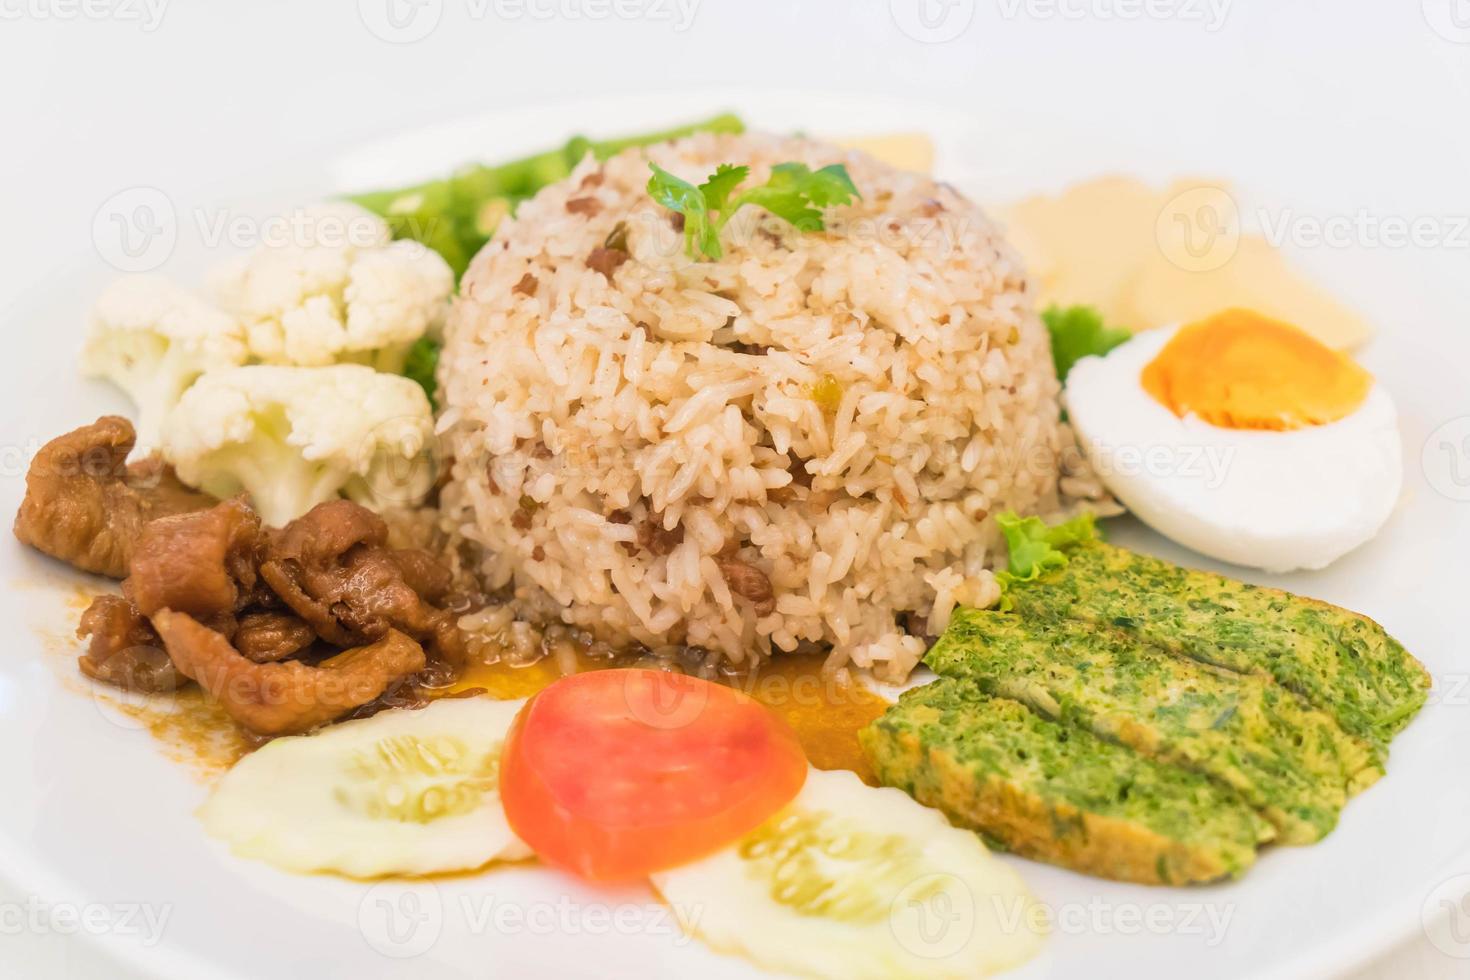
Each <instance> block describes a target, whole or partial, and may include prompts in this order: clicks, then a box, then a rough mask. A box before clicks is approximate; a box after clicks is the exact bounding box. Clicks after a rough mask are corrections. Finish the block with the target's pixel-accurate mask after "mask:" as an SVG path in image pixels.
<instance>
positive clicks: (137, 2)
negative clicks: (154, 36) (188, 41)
mask: <svg viewBox="0 0 1470 980" xmlns="http://www.w3.org/2000/svg"><path fill="white" fill-rule="evenodd" d="M168 2H169V0H0V20H11V21H20V20H35V21H61V22H68V21H78V20H95V21H104V20H108V21H115V22H117V23H122V24H137V25H138V27H139V29H140V30H142V31H143V32H144V33H145V34H149V33H152V32H153V31H156V30H158V25H159V24H161V23H163V15H164V13H165V11H166V10H167V9H168Z"/></svg>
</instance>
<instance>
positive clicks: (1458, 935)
mask: <svg viewBox="0 0 1470 980" xmlns="http://www.w3.org/2000/svg"><path fill="white" fill-rule="evenodd" d="M1420 923H1421V924H1422V925H1423V927H1424V935H1425V936H1426V937H1428V939H1429V941H1430V942H1431V943H1432V944H1433V945H1434V948H1435V949H1437V950H1439V951H1440V952H1441V953H1443V954H1445V955H1446V956H1452V957H1454V958H1455V959H1457V960H1470V874H1463V875H1455V876H1454V877H1453V878H1448V879H1446V880H1444V881H1442V882H1440V883H1439V886H1438V887H1436V888H1435V889H1434V891H1432V892H1430V893H1429V897H1428V898H1426V899H1425V900H1424V907H1423V908H1422V909H1421V910H1420Z"/></svg>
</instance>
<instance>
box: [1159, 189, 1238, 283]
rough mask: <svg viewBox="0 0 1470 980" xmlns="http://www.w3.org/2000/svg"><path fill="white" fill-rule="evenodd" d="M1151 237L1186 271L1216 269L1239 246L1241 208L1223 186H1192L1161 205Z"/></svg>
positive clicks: (1232, 256)
mask: <svg viewBox="0 0 1470 980" xmlns="http://www.w3.org/2000/svg"><path fill="white" fill-rule="evenodd" d="M1154 239H1155V241H1157V243H1158V246H1159V250H1160V251H1161V252H1163V254H1164V257H1165V258H1166V259H1168V260H1169V261H1170V262H1172V263H1173V264H1174V265H1176V266H1178V267H1179V268H1181V269H1183V270H1185V271H1186V272H1209V271H1211V270H1213V269H1219V268H1221V267H1222V266H1224V265H1225V263H1227V262H1229V261H1230V260H1231V259H1233V258H1234V257H1235V253H1236V251H1237V250H1238V249H1239V248H1240V208H1239V207H1238V206H1237V205H1236V203H1235V198H1233V197H1232V196H1231V195H1230V192H1229V191H1227V190H1225V189H1224V188H1222V187H1192V188H1190V189H1189V190H1186V191H1183V192H1181V193H1179V194H1176V195H1175V196H1174V197H1172V198H1170V199H1169V201H1168V203H1166V204H1165V205H1164V207H1163V209H1162V210H1161V211H1160V212H1159V217H1158V220H1157V221H1155V222H1154Z"/></svg>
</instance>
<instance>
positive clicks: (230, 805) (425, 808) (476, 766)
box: [199, 698, 531, 878]
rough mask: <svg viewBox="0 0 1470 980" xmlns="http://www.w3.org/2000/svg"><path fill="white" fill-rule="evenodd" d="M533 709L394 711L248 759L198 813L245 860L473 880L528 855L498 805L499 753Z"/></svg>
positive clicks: (507, 705) (488, 704)
mask: <svg viewBox="0 0 1470 980" xmlns="http://www.w3.org/2000/svg"><path fill="white" fill-rule="evenodd" d="M523 704H525V702H524V701H494V700H491V699H489V698H463V699H453V700H444V701H438V702H435V703H434V704H431V705H429V706H428V707H426V708H423V709H421V710H418V711H407V710H393V711H385V712H383V713H381V714H378V715H374V716H373V717H371V718H364V719H362V720H360V721H349V722H344V723H343V724H340V725H334V726H332V727H331V728H327V729H324V730H323V731H321V732H318V733H316V734H314V735H300V736H294V737H290V738H278V739H276V740H274V741H272V742H270V743H268V744H266V745H265V746H262V747H261V748H260V749H259V750H257V751H256V752H254V753H252V754H251V755H248V756H246V757H245V758H244V759H241V760H240V761H239V762H238V763H237V764H236V765H235V767H234V768H233V769H231V770H230V771H229V772H228V773H227V774H226V775H225V776H224V778H223V779H221V780H220V782H219V784H218V785H217V786H216V787H215V789H214V792H213V794H211V796H210V798H209V800H208V801H207V802H206V803H205V804H204V806H203V807H202V808H201V810H200V811H199V815H200V818H201V819H202V820H203V821H204V826H205V829H206V830H207V831H208V832H209V833H210V834H211V835H213V836H215V837H218V838H219V839H221V840H223V841H225V842H227V843H228V844H229V845H230V848H231V850H232V851H233V852H234V853H235V854H238V855H240V856H242V857H248V858H255V859H258V860H261V861H265V862H267V863H269V864H273V865H275V866H276V867H278V868H283V869H285V870H287V871H297V872H316V871H334V872H338V873H340V874H344V875H349V876H352V877H355V878H372V877H377V876H380V875H423V874H433V873H436V872H445V871H465V870H471V869H474V868H479V867H482V866H484V865H486V864H488V863H490V862H491V861H495V860H505V861H513V860H520V859H522V858H527V857H530V856H531V851H530V849H529V848H527V847H526V845H525V844H523V843H522V842H521V841H520V839H519V838H518V837H516V835H515V834H514V833H513V832H512V831H511V829H510V825H509V824H508V823H507V822H506V819H505V811H504V810H503V809H502V808H501V805H500V792H499V776H500V748H501V744H502V743H503V742H504V741H505V736H506V732H507V731H509V729H510V725H511V722H512V721H513V720H514V719H515V716H516V712H517V711H519V710H520V708H521V706H522V705H523Z"/></svg>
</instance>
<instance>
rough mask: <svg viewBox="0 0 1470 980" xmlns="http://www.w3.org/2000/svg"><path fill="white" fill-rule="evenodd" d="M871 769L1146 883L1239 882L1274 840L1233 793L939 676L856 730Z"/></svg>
mask: <svg viewBox="0 0 1470 980" xmlns="http://www.w3.org/2000/svg"><path fill="white" fill-rule="evenodd" d="M860 738H861V739H862V743H863V748H864V750H865V751H866V752H867V755H868V757H869V758H870V759H871V760H872V762H873V766H874V769H875V770H876V772H877V773H878V776H879V778H880V779H881V780H882V781H883V782H884V783H885V784H886V785H889V786H897V787H899V788H900V789H903V790H906V791H907V792H908V793H909V794H910V795H911V796H913V797H914V798H915V799H917V800H918V801H919V802H921V803H924V804H926V805H928V806H932V807H935V808H936V809H938V810H941V811H943V812H944V813H945V815H946V816H948V817H949V818H950V820H951V821H952V822H954V823H956V824H959V825H961V826H967V827H971V828H974V829H977V830H980V831H982V832H983V833H984V834H985V835H986V836H987V837H989V838H990V839H991V840H993V841H995V842H997V843H998V844H1000V845H1001V846H1003V847H1005V848H1006V849H1008V850H1011V851H1014V852H1015V853H1017V854H1020V855H1023V856H1025V857H1030V858H1035V859H1038V860H1042V861H1049V862H1051V863H1053V864H1059V865H1062V866H1064V867H1068V868H1072V869H1074V870H1076V871H1081V872H1085V873H1087V874H1095V875H1100V876H1102V877H1105V878H1113V879H1116V880H1120V881H1134V882H1140V883H1144V884H1174V885H1178V884H1187V883H1191V882H1203V881H1213V880H1216V879H1219V878H1227V877H1236V876H1238V875H1240V874H1242V873H1244V872H1245V870H1246V869H1247V868H1249V867H1250V866H1251V864H1252V863H1254V861H1255V856H1256V846H1257V844H1259V843H1262V842H1264V841H1266V840H1269V839H1270V838H1271V837H1272V836H1274V831H1273V829H1272V827H1271V825H1270V824H1269V823H1267V822H1266V821H1265V820H1263V819H1262V818H1261V817H1260V816H1258V815H1257V814H1256V812H1255V811H1254V810H1253V809H1252V808H1251V807H1250V806H1248V805H1247V804H1246V803H1244V802H1243V801H1242V800H1241V799H1240V797H1239V796H1237V795H1236V794H1235V793H1234V792H1233V791H1231V790H1229V789H1227V788H1225V787H1224V786H1221V785H1218V784H1216V783H1214V782H1213V781H1211V780H1210V779H1208V778H1207V777H1204V776H1201V775H1199V774H1198V773H1195V772H1191V771H1190V770H1187V769H1181V768H1177V767H1174V766H1169V765H1163V764H1161V763H1158V762H1155V761H1153V760H1152V759H1148V758H1145V757H1143V756H1141V755H1138V754H1136V753H1134V752H1133V751H1131V750H1130V749H1127V748H1124V747H1122V746H1119V745H1115V744H1113V743H1111V742H1107V741H1104V740H1103V739H1100V738H1098V737H1097V736H1095V735H1093V734H1092V733H1090V732H1088V731H1086V730H1082V729H1077V728H1073V727H1070V726H1067V725H1062V724H1058V723H1057V722H1054V721H1051V720H1048V719H1046V718H1043V717H1042V716H1041V715H1038V714H1036V713H1035V712H1033V711H1031V710H1030V709H1029V708H1027V707H1025V706H1024V705H1021V704H1019V703H1017V702H1015V701H1011V700H1008V699H1004V698H992V697H989V696H987V695H986V694H985V693H984V692H983V691H982V690H981V689H980V686H979V685H978V684H977V683H975V682H973V681H967V680H958V679H951V678H943V679H940V680H938V681H935V682H934V683H932V684H927V685H925V686H924V687H921V688H918V689H916V690H913V691H909V692H908V693H907V694H905V695H903V697H902V698H900V699H899V702H898V704H897V705H896V706H895V707H894V708H892V709H891V710H889V711H888V712H887V714H885V715H884V716H883V717H882V718H880V719H878V720H877V721H875V722H873V724H871V725H870V726H868V727H867V728H866V729H864V730H863V731H862V733H861V735H860Z"/></svg>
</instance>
